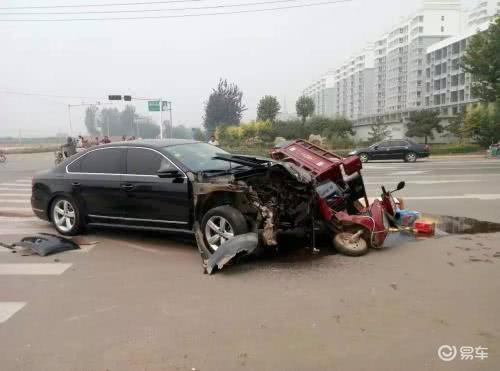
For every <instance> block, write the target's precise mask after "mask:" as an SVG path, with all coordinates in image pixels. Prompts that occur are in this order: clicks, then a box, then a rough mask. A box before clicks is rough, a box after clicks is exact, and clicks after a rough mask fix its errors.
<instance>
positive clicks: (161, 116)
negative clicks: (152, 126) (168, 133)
mask: <svg viewBox="0 0 500 371" xmlns="http://www.w3.org/2000/svg"><path fill="white" fill-rule="evenodd" d="M159 101H160V139H163V103H162V99H161V98H160V99H159Z"/></svg>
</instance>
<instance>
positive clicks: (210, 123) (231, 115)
mask: <svg viewBox="0 0 500 371" xmlns="http://www.w3.org/2000/svg"><path fill="white" fill-rule="evenodd" d="M242 100H243V93H242V92H241V91H240V89H239V88H238V86H237V85H236V84H233V83H229V82H228V81H227V80H224V79H220V80H219V84H218V85H217V88H216V89H213V90H212V93H211V94H210V96H209V97H208V101H207V103H206V104H205V116H204V117H203V125H204V126H205V129H206V131H207V132H208V134H209V135H212V134H213V133H214V132H215V129H216V128H217V126H218V125H239V124H240V121H241V117H242V115H243V112H244V111H245V110H246V107H245V105H244V104H243V103H242Z"/></svg>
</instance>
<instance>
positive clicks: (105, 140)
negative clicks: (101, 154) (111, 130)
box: [101, 135, 111, 144]
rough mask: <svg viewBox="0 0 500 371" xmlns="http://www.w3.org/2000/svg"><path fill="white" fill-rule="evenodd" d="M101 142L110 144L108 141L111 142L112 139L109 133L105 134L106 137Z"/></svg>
mask: <svg viewBox="0 0 500 371" xmlns="http://www.w3.org/2000/svg"><path fill="white" fill-rule="evenodd" d="M101 143H102V144H108V143H111V140H110V139H109V137H108V136H107V135H105V136H104V138H102V141H101Z"/></svg>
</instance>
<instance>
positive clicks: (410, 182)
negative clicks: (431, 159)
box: [365, 179, 481, 185]
mask: <svg viewBox="0 0 500 371" xmlns="http://www.w3.org/2000/svg"><path fill="white" fill-rule="evenodd" d="M474 182H481V180H479V179H476V180H472V179H464V180H451V179H450V180H410V181H407V182H406V184H417V185H430V184H446V183H474ZM385 184H386V185H388V184H389V185H390V184H397V182H389V183H385ZM365 185H382V183H381V182H365Z"/></svg>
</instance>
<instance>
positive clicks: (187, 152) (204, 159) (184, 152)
mask: <svg viewBox="0 0 500 371" xmlns="http://www.w3.org/2000/svg"><path fill="white" fill-rule="evenodd" d="M163 152H165V153H166V154H167V155H168V156H169V157H170V158H175V159H176V160H177V161H179V162H181V163H183V164H184V165H185V166H186V167H187V168H188V169H190V170H192V171H207V170H228V169H229V168H230V167H231V164H230V163H229V162H227V161H223V160H217V159H214V157H215V156H217V155H219V154H226V155H227V154H228V153H227V152H226V151H224V150H222V149H220V148H218V147H215V146H212V145H210V144H207V143H193V144H182V145H178V146H170V147H165V148H163Z"/></svg>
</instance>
